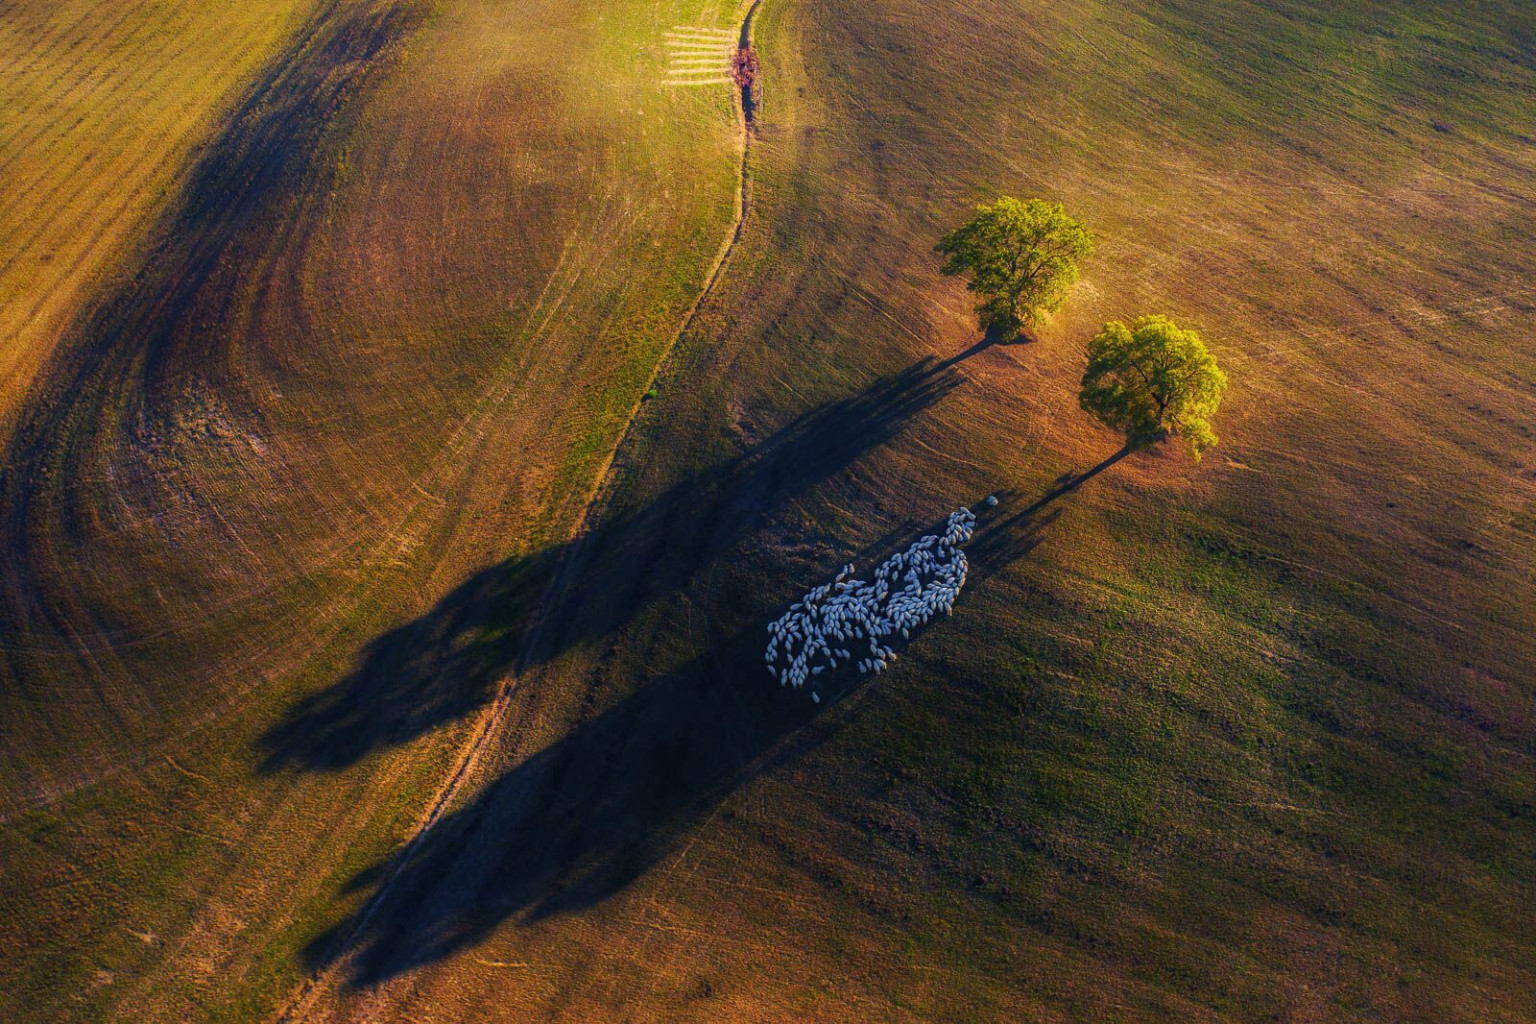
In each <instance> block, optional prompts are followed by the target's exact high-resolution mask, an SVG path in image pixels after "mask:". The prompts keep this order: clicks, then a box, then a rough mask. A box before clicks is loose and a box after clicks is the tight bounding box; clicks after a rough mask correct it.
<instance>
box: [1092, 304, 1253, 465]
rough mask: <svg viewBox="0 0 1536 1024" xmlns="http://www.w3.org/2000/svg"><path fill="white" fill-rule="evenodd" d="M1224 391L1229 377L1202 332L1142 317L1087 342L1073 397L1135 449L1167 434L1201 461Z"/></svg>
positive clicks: (1212, 441) (1112, 324)
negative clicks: (1080, 381)
mask: <svg viewBox="0 0 1536 1024" xmlns="http://www.w3.org/2000/svg"><path fill="white" fill-rule="evenodd" d="M1226 389H1227V375H1226V374H1224V373H1222V372H1221V369H1220V367H1218V366H1217V365H1216V357H1215V356H1213V355H1211V353H1210V352H1209V351H1208V350H1207V349H1206V347H1205V343H1204V342H1202V341H1201V340H1200V335H1198V334H1196V333H1195V332H1194V331H1186V330H1181V329H1180V328H1179V326H1178V325H1177V324H1175V323H1174V322H1173V321H1172V320H1170V319H1168V318H1167V317H1165V316H1144V317H1141V318H1140V319H1138V320H1137V321H1136V322H1135V323H1134V324H1132V325H1131V326H1130V327H1127V326H1126V325H1125V324H1123V323H1120V322H1119V321H1118V320H1116V321H1111V322H1110V323H1107V324H1105V325H1104V329H1103V330H1102V331H1100V332H1099V334H1098V336H1097V337H1095V338H1094V339H1093V340H1092V341H1090V342H1089V343H1088V369H1087V371H1086V372H1084V374H1083V390H1082V391H1081V393H1079V395H1078V402H1079V404H1081V405H1082V407H1083V410H1084V411H1085V412H1087V413H1089V414H1090V415H1093V416H1095V417H1097V418H1098V419H1099V420H1100V421H1101V422H1103V423H1104V424H1105V425H1106V426H1108V427H1111V428H1112V429H1114V430H1118V431H1120V432H1122V433H1123V434H1125V438H1126V442H1127V444H1129V445H1131V446H1133V447H1137V446H1140V445H1144V444H1150V443H1151V442H1153V441H1157V440H1160V439H1161V438H1162V437H1164V436H1166V435H1169V434H1172V435H1175V436H1178V437H1181V438H1183V439H1184V442H1185V443H1186V444H1187V445H1189V450H1190V451H1191V452H1192V453H1193V454H1194V456H1195V459H1196V461H1199V459H1200V456H1201V455H1202V454H1204V453H1205V451H1206V449H1208V448H1210V447H1212V446H1213V445H1215V444H1216V435H1215V434H1214V433H1213V432H1212V431H1211V417H1212V416H1214V415H1215V414H1216V407H1217V406H1219V405H1220V404H1221V396H1222V392H1224V391H1225V390H1226Z"/></svg>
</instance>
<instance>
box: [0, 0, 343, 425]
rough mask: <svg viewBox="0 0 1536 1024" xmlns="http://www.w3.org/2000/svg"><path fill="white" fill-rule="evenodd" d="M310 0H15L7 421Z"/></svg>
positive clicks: (5, 82) (4, 227)
mask: <svg viewBox="0 0 1536 1024" xmlns="http://www.w3.org/2000/svg"><path fill="white" fill-rule="evenodd" d="M314 6H315V5H314V4H313V3H311V2H309V0H257V2H254V3H242V4H238V5H234V6H230V7H224V6H216V5H208V4H197V3H186V2H182V3H164V2H149V0H144V2H128V3H119V4H113V5H111V6H110V8H107V9H105V10H104V9H102V7H101V5H100V4H93V3H84V2H74V0H65V2H32V0H17V2H14V3H8V4H7V5H6V6H5V9H4V11H3V13H0V66H3V71H0V111H3V112H4V122H3V127H0V237H3V238H5V240H6V242H5V246H4V255H3V256H0V431H3V432H5V433H8V428H9V427H10V425H11V424H12V422H13V420H14V417H15V415H16V407H17V405H18V404H19V403H20V401H21V399H22V396H23V394H24V393H25V391H26V388H27V385H28V384H29V383H30V381H31V380H32V378H33V376H34V375H35V374H36V372H37V370H38V368H39V367H40V366H41V365H42V363H43V361H44V360H45V359H47V357H48V355H49V354H50V353H51V352H52V351H53V347H54V345H55V344H56V343H57V341H58V339H59V336H60V334H61V333H62V332H63V331H64V330H65V328H66V327H67V326H68V324H69V322H70V320H71V319H72V318H73V317H74V316H76V315H77V314H78V312H79V309H80V304H81V303H82V301H84V299H85V298H86V296H87V295H88V294H89V293H90V291H91V290H92V289H93V288H94V287H97V286H99V285H100V284H101V283H102V282H103V281H104V280H105V279H106V277H107V276H108V275H109V274H110V273H111V272H112V271H113V270H115V269H118V267H119V266H120V264H119V261H120V258H121V256H122V254H123V253H124V251H125V250H127V251H132V250H134V249H136V248H138V247H140V246H142V245H143V244H144V243H145V241H146V228H147V227H148V224H149V222H150V221H151V220H152V218H153V217H154V216H155V214H157V213H158V212H160V211H161V210H163V209H164V208H165V203H166V200H167V197H168V196H169V195H170V194H171V192H172V191H173V190H174V188H175V185H176V183H177V181H178V180H179V178H180V177H181V176H182V175H184V174H185V173H186V170H187V166H188V163H189V161H190V159H191V158H192V156H193V153H194V150H195V147H196V146H197V144H198V143H199V142H200V141H202V139H203V138H204V137H205V136H206V134H207V133H208V132H209V130H210V129H211V128H212V127H213V125H214V123H215V121H216V119H217V118H218V117H219V116H220V115H221V114H223V113H224V112H225V111H226V110H227V109H228V107H229V106H230V105H232V103H233V102H234V101H235V100H236V99H237V98H238V96H239V93H240V91H241V89H242V88H245V87H248V86H249V84H250V80H251V79H252V78H253V77H254V76H255V75H256V73H257V72H258V71H259V70H260V69H261V67H262V65H263V63H264V62H265V61H266V60H267V59H268V58H269V57H270V56H271V55H272V54H273V53H274V52H275V51H276V50H277V49H278V48H279V47H280V46H281V45H282V44H283V43H284V42H285V41H286V40H287V39H288V38H289V37H290V36H291V35H292V34H293V33H294V32H295V31H296V30H297V29H298V28H299V26H300V25H301V23H302V22H303V20H304V18H305V17H306V16H307V15H308V14H309V13H310V11H311V9H312V8H313V7H314Z"/></svg>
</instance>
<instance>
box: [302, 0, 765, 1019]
mask: <svg viewBox="0 0 1536 1024" xmlns="http://www.w3.org/2000/svg"><path fill="white" fill-rule="evenodd" d="M761 3H762V0H754V2H753V4H752V6H751V7H750V8H748V10H747V13H746V15H745V17H744V18H743V19H742V24H741V29H740V38H741V45H742V46H747V45H749V44H750V41H751V38H752V21H753V16H754V15H755V14H756V13H757V9H758V7H759V5H760V4H761ZM752 113H753V111H752V105H751V101H750V99H749V98H748V97H747V93H746V90H744V89H743V90H739V91H738V92H737V93H736V116H737V120H738V126H739V129H740V138H741V163H740V171H739V176H738V188H737V193H736V216H735V219H734V222H733V224H732V226H731V230H730V233H729V235H728V236H727V237H726V240H725V242H724V243H723V244H722V245H721V247H720V251H719V253H718V254H717V255H716V257H715V261H714V265H713V267H712V268H711V270H710V273H709V277H708V278H707V279H706V281H705V284H704V287H703V289H702V290H701V291H700V292H699V294H698V296H697V297H696V298H695V299H694V301H693V304H692V305H691V306H689V308H688V312H687V314H686V315H685V316H684V317H683V320H682V322H681V323H680V324H679V325H678V328H677V330H676V331H675V332H674V333H673V335H672V337H671V339H670V340H669V341H668V342H667V346H666V348H665V349H664V350H663V351H662V353H661V356H660V358H658V359H657V360H656V363H655V366H654V367H653V368H652V370H651V374H650V376H649V378H648V379H647V380H646V383H645V386H644V387H642V388H641V389H640V390H639V392H638V394H639V395H644V394H645V393H646V392H648V391H650V390H651V387H652V386H653V385H654V384H655V382H656V380H657V378H658V377H660V376H661V374H662V373H663V372H665V370H666V368H667V366H668V365H669V364H670V362H671V356H672V354H673V352H674V350H675V349H676V348H677V343H678V342H679V341H680V340H681V339H682V337H683V335H685V334H687V333H688V331H689V329H690V328H692V327H693V325H694V322H695V321H696V320H697V318H698V314H699V311H700V309H702V308H703V306H704V303H705V301H706V300H707V299H708V298H709V297H710V295H711V294H713V292H714V289H715V286H716V284H717V283H718V282H719V281H720V278H721V276H722V275H723V273H724V272H725V267H726V264H727V263H728V262H729V261H730V257H731V254H732V253H733V252H734V251H735V249H736V246H737V244H738V243H739V242H740V241H741V237H742V233H743V231H744V230H745V227H746V219H747V211H748V209H749V207H750V201H751V176H750V165H749V160H750V156H751V143H752V134H753V124H752ZM643 405H644V400H643V398H640V397H637V398H636V399H635V403H634V405H633V407H632V408H631V409H630V411H629V415H628V417H627V418H626V420H625V425H624V429H623V431H622V432H621V433H620V435H619V438H618V440H617V441H616V442H615V443H614V445H613V447H612V448H611V449H610V450H609V452H608V454H607V456H606V457H605V458H604V460H603V462H602V465H601V466H600V467H599V469H598V471H597V473H596V474H594V477H593V484H592V487H591V489H590V490H589V491H588V493H587V496H586V501H585V502H584V504H583V507H582V512H581V515H580V516H579V517H578V518H577V521H576V523H575V525H574V526H573V527H572V530H571V542H570V545H569V546H568V548H567V550H566V554H565V557H564V559H563V560H562V561H561V563H560V566H559V567H558V569H557V570H556V572H555V575H554V577H553V578H552V579H551V580H550V582H549V584H548V585H547V586H546V587H545V590H544V593H543V595H541V597H540V600H539V604H538V611H537V612H536V613H535V621H534V623H533V626H532V628H531V629H530V630H529V632H528V636H527V639H526V640H525V641H524V643H523V646H522V648H521V650H520V651H519V652H518V655H517V657H516V659H515V660H514V663H513V666H512V669H511V671H509V672H508V673H507V675H506V676H505V677H504V678H503V679H502V680H501V682H500V684H499V685H498V687H497V691H496V695H495V697H494V699H493V700H492V701H491V702H490V703H489V704H488V705H487V706H486V709H485V710H484V711H483V712H482V713H481V715H480V718H479V721H477V722H476V723H475V726H474V729H473V732H472V733H471V735H470V737H469V739H468V740H467V741H466V742H465V744H464V747H463V748H462V750H461V753H460V755H459V758H458V760H457V762H456V763H455V765H454V767H453V768H452V770H451V771H450V772H449V773H448V776H447V778H446V779H444V781H443V783H442V784H441V785H440V786H439V787H438V790H437V792H436V793H435V794H434V795H433V797H432V800H431V802H430V803H429V804H428V807H427V810H426V811H425V813H424V814H423V816H422V818H421V820H420V823H419V824H418V825H417V828H416V831H415V834H414V835H413V836H412V837H411V839H410V841H409V842H408V843H407V844H406V847H405V850H404V852H403V853H402V855H401V856H400V857H399V858H398V859H397V860H396V862H395V864H396V866H395V868H394V870H393V871H392V872H391V873H390V875H389V876H388V877H387V878H385V879H384V880H383V881H382V882H381V883H380V884H379V887H378V889H377V890H376V891H375V892H374V894H373V896H372V897H371V899H370V900H369V904H368V907H367V909H366V910H364V912H363V913H362V914H361V915H360V916H359V917H358V918H357V919H356V922H355V923H354V926H353V927H352V928H351V929H350V930H349V931H348V932H346V933H345V934H343V935H341V936H339V937H338V939H337V948H339V949H341V950H346V949H349V948H351V947H352V946H353V945H354V943H355V940H356V938H357V937H358V936H359V935H360V934H361V933H362V932H363V930H364V929H365V928H366V927H367V926H368V923H369V921H370V920H371V919H372V917H373V915H374V913H375V912H376V911H377V909H378V908H379V907H380V906H381V905H382V904H383V902H384V900H385V897H386V895H387V894H388V893H389V892H390V890H391V888H392V886H393V884H394V883H395V881H396V880H397V879H398V878H399V876H400V875H401V873H402V872H403V871H404V870H405V868H406V867H407V866H409V864H410V863H411V860H412V857H413V854H414V853H415V852H416V851H417V849H418V848H419V847H420V846H421V844H422V841H423V840H424V839H425V838H426V837H427V836H428V835H429V834H430V833H431V832H432V830H433V829H434V828H435V827H436V826H437V825H438V823H439V822H441V821H442V820H443V818H444V816H445V814H446V813H447V811H448V810H449V808H450V807H451V806H452V805H453V803H454V800H455V798H456V797H457V796H458V795H459V794H460V792H462V791H463V789H464V787H465V785H466V783H468V782H469V780H470V779H472V778H473V777H474V775H475V770H476V768H478V767H479V765H480V762H481V760H482V758H483V757H484V755H485V753H486V751H487V750H488V749H490V748H491V746H492V741H493V740H495V739H497V738H499V737H500V736H501V734H502V731H503V728H504V726H505V725H506V721H507V717H508V711H509V709H510V708H511V705H512V700H513V698H514V697H515V696H516V695H517V691H518V684H519V682H520V681H521V679H522V677H523V674H524V669H525V667H526V666H528V665H531V664H536V663H537V660H538V658H537V655H538V651H539V649H540V646H541V645H542V643H543V642H544V637H545V630H546V628H547V627H548V625H549V623H550V621H551V620H550V616H549V610H550V609H553V608H557V607H560V606H561V605H562V604H563V603H564V600H565V595H566V594H568V593H569V591H570V590H571V588H572V587H573V586H574V585H575V584H576V582H577V581H579V580H580V579H581V578H582V574H583V571H584V569H585V566H586V563H587V556H588V551H587V548H588V544H587V543H586V542H587V540H588V539H589V537H590V535H591V534H590V530H589V526H590V524H591V523H592V522H593V513H594V511H595V510H596V509H597V508H598V507H599V506H600V505H601V504H602V502H603V500H604V497H605V495H606V493H607V490H608V488H609V487H610V486H611V484H612V475H613V465H614V460H615V459H616V458H617V457H618V453H619V451H620V450H621V449H622V448H623V447H624V445H625V443H626V442H627V441H628V440H629V436H630V434H631V432H632V431H633V430H634V426H635V423H636V421H637V420H638V418H639V415H640V410H641V408H642V407H643ZM347 962H348V961H347V958H346V957H345V956H341V957H336V958H327V966H324V967H321V968H318V969H317V970H315V971H314V972H313V973H312V974H311V975H310V976H309V977H308V978H306V979H305V980H304V981H303V982H302V983H301V984H300V985H299V986H298V988H296V989H295V990H294V992H293V993H292V994H291V995H290V996H289V998H288V1000H287V1001H286V1002H285V1003H284V1004H283V1006H282V1008H281V1009H279V1010H278V1011H277V1012H276V1013H275V1014H274V1017H273V1019H274V1020H276V1021H279V1022H289V1021H299V1020H304V1019H306V1018H307V1017H308V1015H309V1014H310V1012H311V1011H312V1010H313V1009H314V1007H315V1004H316V1002H317V1001H318V1000H319V998H320V997H321V996H322V995H323V994H324V993H325V992H326V991H327V990H329V989H330V988H331V987H332V983H333V981H334V979H335V977H336V975H337V974H338V972H340V971H342V970H344V969H345V967H346V965H347Z"/></svg>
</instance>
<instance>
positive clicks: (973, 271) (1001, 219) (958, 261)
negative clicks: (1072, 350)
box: [934, 196, 1093, 334]
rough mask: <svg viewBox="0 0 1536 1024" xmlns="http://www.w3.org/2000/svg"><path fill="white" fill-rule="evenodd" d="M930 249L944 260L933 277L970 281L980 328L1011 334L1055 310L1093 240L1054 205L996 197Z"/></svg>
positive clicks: (1064, 296)
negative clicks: (937, 273) (958, 276)
mask: <svg viewBox="0 0 1536 1024" xmlns="http://www.w3.org/2000/svg"><path fill="white" fill-rule="evenodd" d="M934 249H935V251H936V252H938V253H941V254H942V255H944V256H946V257H947V259H946V260H945V261H944V265H943V267H941V268H940V272H941V273H943V274H945V275H949V276H953V275H956V274H964V275H966V276H967V277H968V278H969V279H970V281H969V284H968V287H969V288H970V290H971V291H973V292H975V293H976V294H977V295H978V296H979V297H980V299H981V301H980V302H979V303H978V304H977V306H976V316H977V319H978V320H979V321H980V323H981V326H982V328H983V329H984V330H997V331H1001V332H1004V333H1005V334H1015V333H1017V332H1019V331H1021V330H1023V329H1024V328H1025V327H1027V326H1032V325H1035V324H1039V323H1041V322H1043V321H1044V320H1045V318H1046V317H1047V316H1049V315H1050V314H1051V313H1054V312H1055V311H1056V310H1057V309H1058V308H1059V307H1060V306H1061V303H1062V300H1063V299H1065V298H1066V297H1067V292H1068V291H1069V290H1070V289H1071V287H1072V285H1074V284H1075V283H1077V278H1078V270H1077V261H1078V260H1081V259H1084V258H1086V257H1087V256H1088V255H1089V254H1090V253H1092V252H1093V236H1092V235H1091V234H1090V233H1089V231H1088V229H1087V228H1085V227H1083V225H1081V224H1079V223H1078V222H1077V221H1075V220H1073V219H1072V218H1071V217H1069V216H1067V214H1066V211H1065V210H1063V209H1062V208H1061V205H1060V204H1059V203H1048V202H1045V201H1044V200H1042V199H1030V200H1026V201H1024V202H1020V201H1019V200H1017V199H1014V198H1012V197H1011V196H1002V197H1001V198H999V199H998V200H997V202H995V203H987V204H983V205H981V206H978V207H977V208H976V216H974V217H972V218H971V220H970V221H969V222H968V223H966V224H965V225H963V226H961V227H959V228H957V229H955V230H954V231H952V232H950V233H949V234H948V235H945V236H944V238H943V239H942V240H941V241H940V242H939V244H938V245H937V246H935V247H934Z"/></svg>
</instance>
